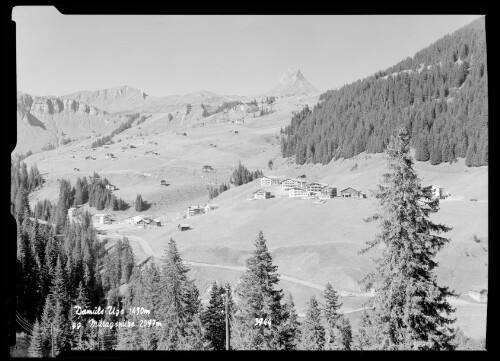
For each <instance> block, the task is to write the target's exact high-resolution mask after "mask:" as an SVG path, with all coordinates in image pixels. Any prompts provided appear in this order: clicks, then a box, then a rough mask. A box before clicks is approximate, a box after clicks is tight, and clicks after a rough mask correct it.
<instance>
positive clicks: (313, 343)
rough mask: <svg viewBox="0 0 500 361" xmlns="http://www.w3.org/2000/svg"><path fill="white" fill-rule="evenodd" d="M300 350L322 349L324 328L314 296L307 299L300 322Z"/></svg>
mask: <svg viewBox="0 0 500 361" xmlns="http://www.w3.org/2000/svg"><path fill="white" fill-rule="evenodd" d="M301 332H302V340H301V343H300V349H301V350H323V347H324V345H325V328H324V327H323V324H322V320H321V309H320V307H319V304H318V301H317V300H316V297H315V296H314V295H313V296H312V297H311V299H310V300H309V308H308V310H307V312H306V319H305V320H304V322H303V323H302V331H301Z"/></svg>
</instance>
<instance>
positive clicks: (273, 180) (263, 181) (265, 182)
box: [260, 176, 280, 187]
mask: <svg viewBox="0 0 500 361" xmlns="http://www.w3.org/2000/svg"><path fill="white" fill-rule="evenodd" d="M278 184H280V180H279V178H278V177H275V176H267V177H266V176H264V177H262V178H260V185H261V187H270V186H275V185H278Z"/></svg>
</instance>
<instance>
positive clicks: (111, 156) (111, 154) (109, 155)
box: [104, 153, 115, 159]
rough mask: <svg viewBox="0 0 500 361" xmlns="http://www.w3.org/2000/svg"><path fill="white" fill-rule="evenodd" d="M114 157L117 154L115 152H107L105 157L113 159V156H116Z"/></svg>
mask: <svg viewBox="0 0 500 361" xmlns="http://www.w3.org/2000/svg"><path fill="white" fill-rule="evenodd" d="M114 157H115V155H114V154H113V153H106V154H104V158H106V159H111V158H114Z"/></svg>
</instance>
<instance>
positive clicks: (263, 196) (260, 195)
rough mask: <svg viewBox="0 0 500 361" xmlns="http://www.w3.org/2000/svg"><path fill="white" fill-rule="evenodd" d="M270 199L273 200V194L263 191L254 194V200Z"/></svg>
mask: <svg viewBox="0 0 500 361" xmlns="http://www.w3.org/2000/svg"><path fill="white" fill-rule="evenodd" d="M268 198H271V192H266V191H264V190H262V189H259V190H257V191H255V192H253V199H268Z"/></svg>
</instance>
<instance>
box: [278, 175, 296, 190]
mask: <svg viewBox="0 0 500 361" xmlns="http://www.w3.org/2000/svg"><path fill="white" fill-rule="evenodd" d="M295 187H296V185H295V180H294V179H290V178H288V179H285V180H284V181H283V182H281V189H283V190H284V191H288V190H290V189H292V188H295Z"/></svg>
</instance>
